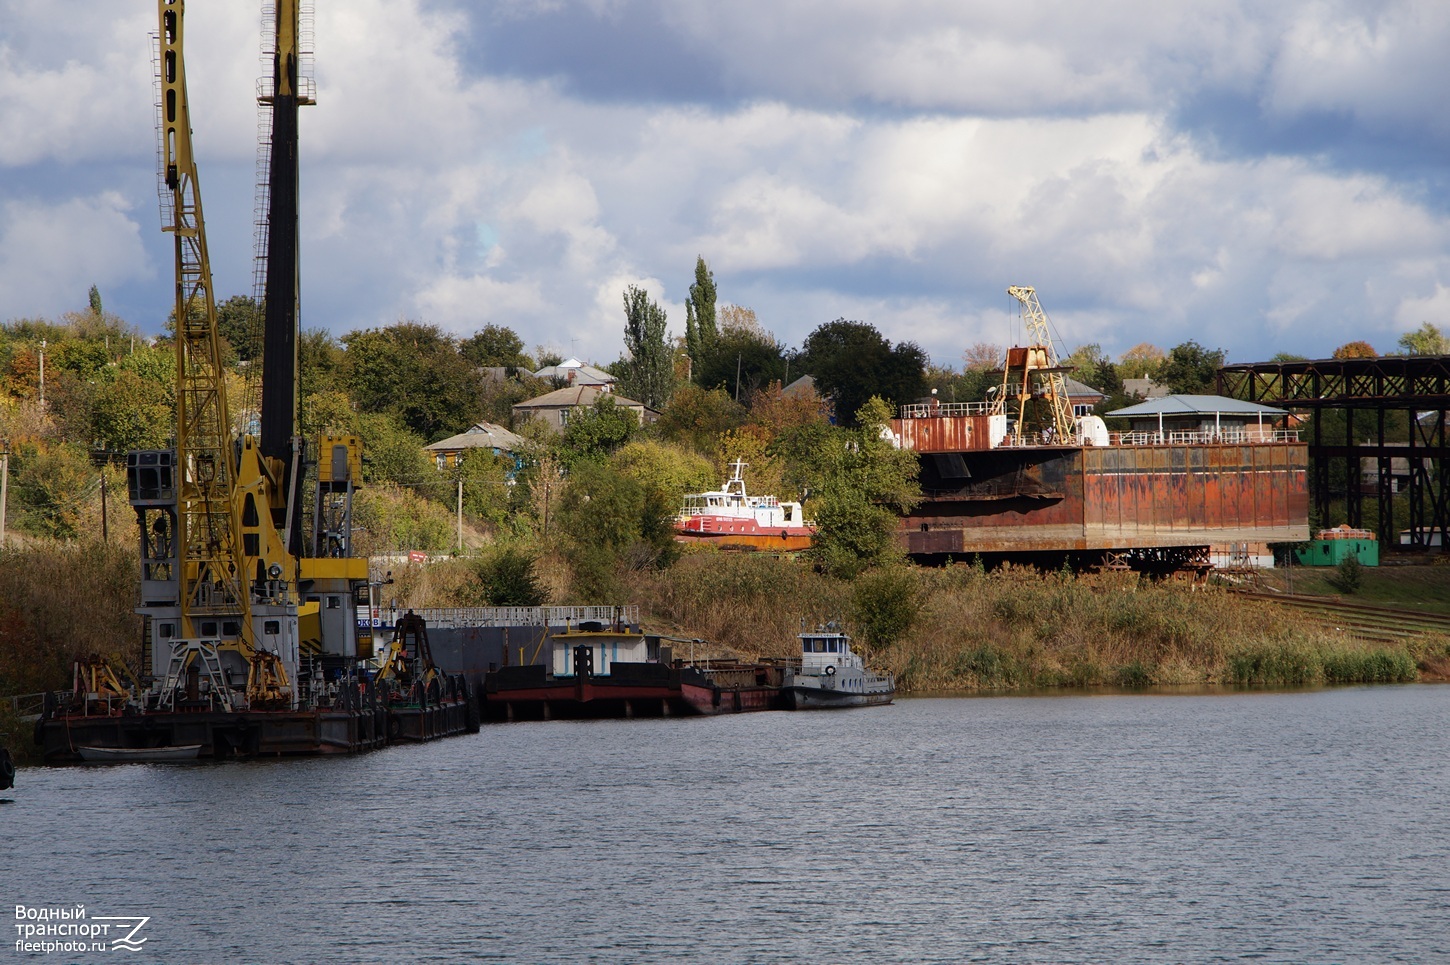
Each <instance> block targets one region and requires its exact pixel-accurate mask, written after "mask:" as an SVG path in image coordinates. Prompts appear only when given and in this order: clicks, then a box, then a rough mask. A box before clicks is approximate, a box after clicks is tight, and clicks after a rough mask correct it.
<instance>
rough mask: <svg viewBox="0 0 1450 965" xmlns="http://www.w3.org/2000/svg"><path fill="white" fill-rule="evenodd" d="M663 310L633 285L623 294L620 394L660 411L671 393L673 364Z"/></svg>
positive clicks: (645, 293) (643, 291) (647, 294)
mask: <svg viewBox="0 0 1450 965" xmlns="http://www.w3.org/2000/svg"><path fill="white" fill-rule="evenodd" d="M665 317H666V316H665V310H664V309H663V308H661V307H660V306H659V304H658V303H656V302H655V301H654V299H652V298H650V297H649V293H648V292H646V291H645V290H644V289H642V288H639V287H637V286H635V285H630V286H629V288H627V289H625V292H624V347H625V349H626V350H627V351H628V352H629V358H628V359H626V360H625V362H624V367H625V373H624V377H623V378H621V379H620V380H619V389H620V392H621V393H622V394H623V395H624V396H626V397H627V398H631V399H634V400H635V401H636V402H643V403H644V404H645V405H647V406H649V407H650V408H651V409H663V408H664V407H665V403H666V402H668V401H669V400H670V394H671V392H672V391H673V389H674V382H675V373H674V361H673V359H672V358H671V355H670V349H669V346H668V345H667V344H666V341H665Z"/></svg>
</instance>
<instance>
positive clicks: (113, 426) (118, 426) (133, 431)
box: [90, 369, 176, 451]
mask: <svg viewBox="0 0 1450 965" xmlns="http://www.w3.org/2000/svg"><path fill="white" fill-rule="evenodd" d="M113 371H115V372H116V375H115V376H114V377H112V378H110V379H107V380H105V381H104V382H103V383H102V384H101V385H100V386H98V387H97V388H96V391H95V393H94V395H93V396H92V397H91V406H90V412H91V434H92V437H93V438H94V439H95V440H96V441H97V442H99V443H101V444H102V445H104V447H105V448H107V449H111V450H121V451H124V450H128V449H161V448H163V447H165V446H166V445H167V444H168V442H169V441H170V439H171V437H172V434H173V426H174V424H175V422H176V413H175V411H174V410H173V408H172V399H171V396H170V393H168V392H167V390H166V389H165V388H164V387H163V386H161V385H160V384H159V383H157V382H154V381H152V380H150V379H145V378H142V377H141V376H139V375H137V374H136V373H135V372H134V371H130V370H127V369H115V370H113Z"/></svg>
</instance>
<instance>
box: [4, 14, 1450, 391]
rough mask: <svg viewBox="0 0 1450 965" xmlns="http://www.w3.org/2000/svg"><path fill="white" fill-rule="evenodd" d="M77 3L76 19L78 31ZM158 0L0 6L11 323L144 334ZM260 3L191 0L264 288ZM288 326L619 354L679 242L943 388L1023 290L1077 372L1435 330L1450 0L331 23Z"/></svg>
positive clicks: (1005, 322) (204, 108)
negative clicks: (645, 292) (852, 326)
mask: <svg viewBox="0 0 1450 965" xmlns="http://www.w3.org/2000/svg"><path fill="white" fill-rule="evenodd" d="M61 8H63V15H59V16H58V15H57V14H58V13H61ZM154 17H155V4H154V3H153V2H150V0H89V2H87V0H74V2H69V3H66V4H64V5H60V7H58V5H56V4H53V3H47V4H37V3H33V2H28V0H0V132H3V135H0V320H4V319H13V318H21V317H29V316H44V317H56V316H58V315H60V314H61V313H63V312H66V311H71V310H76V309H80V308H83V307H84V306H85V304H86V293H87V291H88V289H89V287H90V286H91V285H92V284H96V285H98V286H99V287H100V289H101V292H102V296H103V298H104V300H105V304H106V308H107V309H108V310H110V311H114V312H116V313H117V314H119V315H121V316H122V317H123V318H125V319H127V320H128V321H130V322H132V323H133V324H136V325H138V326H140V327H141V328H142V329H144V330H146V331H153V332H154V331H159V330H160V327H161V322H162V320H163V319H164V317H165V315H166V313H167V311H168V310H169V308H170V298H171V294H170V293H171V290H172V289H171V270H172V269H171V254H170V246H169V243H168V240H167V238H166V237H165V236H163V235H162V233H161V231H160V226H159V214H158V208H157V200H156V173H155V153H156V152H155V136H154V133H153V130H154V128H153V125H154V108H153V100H154V94H153V84H152V79H151V73H152V67H151V46H150V41H149V39H148V33H150V32H152V31H153V30H154V29H155V23H154ZM259 25H260V18H259V15H258V11H257V4H255V3H242V2H234V0H233V2H220V0H192V2H191V3H190V4H188V7H187V55H188V65H189V66H188V72H189V73H188V80H189V87H190V96H191V104H192V111H193V123H194V128H195V140H196V145H197V151H198V156H199V166H200V179H201V188H202V198H203V203H204V210H205V214H206V220H207V228H208V237H209V242H210V247H211V253H212V262H213V269H214V272H215V275H216V289H217V292H218V293H219V295H221V296H222V297H225V296H227V295H231V294H241V293H250V291H251V275H252V272H251V254H252V234H253V227H252V223H253V195H254V188H253V184H254V181H255V156H256V109H255V102H254V97H255V91H256V82H257V78H258V76H259V75H260V74H261V72H262V64H261V62H260V60H259V57H258V52H259V48H260V36H259V34H260V26H259ZM315 37H316V39H315V51H316V56H315V72H314V74H315V78H316V83H317V89H318V105H317V106H315V107H310V108H306V109H304V111H303V116H302V161H303V184H302V189H303V196H304V197H303V204H302V243H303V255H302V258H303V262H302V264H303V318H304V325H305V326H306V327H309V328H314V327H324V328H327V329H330V330H332V331H333V332H336V333H338V334H342V333H345V332H347V331H350V330H353V329H357V328H365V327H371V326H379V325H386V324H389V323H391V322H394V321H396V320H398V319H400V318H412V319H419V320H423V321H427V322H432V323H435V324H437V325H439V326H441V327H443V328H445V329H447V330H449V331H452V332H455V333H458V334H460V335H468V334H471V333H472V332H474V331H476V330H478V329H479V328H481V327H482V326H484V325H485V324H488V323H496V324H503V325H508V326H511V327H513V328H514V329H515V330H517V331H518V332H519V333H520V334H521V335H522V336H523V338H524V340H525V342H526V343H527V344H528V345H530V346H533V345H545V346H549V347H552V348H555V349H558V350H560V351H562V352H563V353H564V354H577V355H580V356H583V357H586V358H592V359H595V360H598V361H601V362H604V361H609V360H611V359H613V358H615V357H617V355H618V354H619V352H620V346H621V334H622V330H623V312H622V308H621V293H622V291H623V289H624V287H625V286H626V285H629V284H641V285H644V286H646V287H647V288H649V290H650V291H651V292H652V293H653V294H654V295H655V297H656V298H657V299H659V300H660V302H661V303H662V304H663V305H665V306H666V308H667V310H668V312H669V316H670V324H671V329H672V330H673V331H675V332H677V333H678V332H681V331H682V330H683V327H684V308H683V302H684V299H685V296H686V294H687V290H688V287H689V284H690V282H691V281H692V280H693V268H694V263H695V257H696V255H703V256H704V257H705V259H706V261H707V262H708V263H709V264H710V266H711V268H712V269H713V271H714V273H715V278H716V281H717V284H718V285H719V292H720V299H721V301H722V302H732V303H735V304H740V305H746V306H749V307H751V308H753V309H755V311H756V313H757V315H758V316H759V318H760V320H761V321H762V323H764V324H765V325H766V326H767V327H768V328H770V329H771V330H773V331H774V332H775V333H776V334H777V335H778V336H779V337H780V338H781V339H782V340H783V341H785V342H787V343H788V344H792V345H798V344H799V343H800V342H801V340H802V339H803V338H804V337H805V336H806V334H808V333H809V332H810V331H811V330H812V329H813V328H815V327H816V326H817V325H820V324H822V323H824V322H828V321H830V320H832V319H835V318H838V317H846V318H852V319H859V320H862V321H866V322H870V323H871V324H873V325H875V326H876V327H877V328H878V329H880V330H881V331H882V332H883V334H885V335H886V336H887V337H888V338H890V339H892V340H893V341H898V340H913V341H915V342H917V343H918V344H920V345H921V346H922V347H923V348H924V349H926V350H927V351H928V352H929V353H930V354H931V356H932V358H933V360H935V361H937V362H939V363H944V364H951V365H956V364H959V363H960V361H961V353H962V350H963V348H964V347H966V346H968V345H970V344H972V343H974V342H977V341H991V342H998V343H1005V342H1008V341H1010V340H1011V339H1012V334H1013V324H1012V323H1013V318H1014V311H1013V308H1012V303H1011V302H1010V299H1009V298H1008V296H1007V295H1006V293H1005V289H1006V287H1007V286H1008V285H1012V284H1026V285H1033V286H1036V288H1037V289H1038V292H1039V295H1040V297H1041V300H1042V303H1043V305H1044V307H1045V308H1046V309H1047V310H1048V312H1049V314H1050V315H1051V316H1052V319H1053V322H1054V325H1055V327H1056V329H1057V331H1058V333H1059V334H1060V336H1061V337H1062V339H1063V341H1064V342H1065V344H1066V347H1067V348H1068V349H1071V348H1073V347H1075V346H1077V345H1079V344H1081V343H1085V342H1099V343H1101V344H1102V345H1103V347H1104V348H1105V349H1107V350H1108V351H1109V352H1111V353H1112V354H1114V355H1116V354H1118V353H1120V352H1122V351H1123V350H1124V349H1127V348H1129V347H1131V346H1133V345H1135V344H1137V343H1139V342H1143V341H1149V342H1153V343H1155V344H1157V345H1160V346H1162V347H1164V348H1168V347H1171V346H1173V345H1176V344H1178V343H1180V342H1182V341H1185V340H1187V339H1190V338H1193V339H1197V340H1198V341H1199V342H1201V343H1203V344H1205V345H1207V346H1209V347H1222V348H1225V349H1227V350H1228V354H1229V358H1230V359H1231V360H1234V361H1255V360H1261V359H1265V358H1268V357H1269V356H1270V355H1272V354H1273V353H1274V352H1278V351H1288V352H1294V353H1296V354H1301V355H1307V356H1310V357H1324V356H1327V355H1328V354H1329V353H1330V352H1331V351H1332V350H1333V349H1334V348H1335V347H1336V346H1337V345H1340V344H1342V343H1343V342H1346V341H1349V340H1351V339H1356V338H1364V339H1367V340H1369V341H1370V342H1371V343H1372V344H1374V345H1375V346H1376V347H1377V348H1379V349H1380V350H1381V351H1384V350H1388V349H1391V348H1393V346H1394V343H1395V340H1396V338H1397V337H1398V335H1399V334H1400V333H1402V332H1404V331H1407V330H1409V329H1412V328H1415V327H1418V326H1419V324H1420V323H1421V322H1422V321H1431V322H1434V323H1436V324H1439V325H1441V326H1450V193H1447V189H1450V172H1447V169H1446V162H1447V159H1450V106H1447V92H1450V57H1447V56H1446V53H1445V52H1446V51H1447V50H1450V4H1447V3H1445V2H1444V0H1404V2H1398V0H1383V2H1377V3H1371V2H1350V0H1344V2H1334V0H1328V2H1302V0H1279V2H1276V3H1262V2H1256V0H1201V2H1180V3H1171V2H1170V3H1164V2H1162V0H1152V2H1149V0H1119V2H1111V0H1110V2H1109V3H1106V4H1083V3H1076V2H1061V0H1058V2H1038V0H994V2H974V0H731V2H727V3H721V2H719V0H494V2H492V3H470V2H464V0H346V2H343V0H316V12H315Z"/></svg>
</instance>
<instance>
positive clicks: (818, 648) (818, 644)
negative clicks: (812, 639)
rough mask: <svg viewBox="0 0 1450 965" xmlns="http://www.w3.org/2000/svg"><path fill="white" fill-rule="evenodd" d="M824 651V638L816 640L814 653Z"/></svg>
mask: <svg viewBox="0 0 1450 965" xmlns="http://www.w3.org/2000/svg"><path fill="white" fill-rule="evenodd" d="M825 652H826V641H824V640H817V641H816V653H825Z"/></svg>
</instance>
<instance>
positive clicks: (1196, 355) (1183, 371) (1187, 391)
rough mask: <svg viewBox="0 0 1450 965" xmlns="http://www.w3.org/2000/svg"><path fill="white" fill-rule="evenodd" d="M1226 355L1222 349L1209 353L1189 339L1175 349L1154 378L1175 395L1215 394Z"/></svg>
mask: <svg viewBox="0 0 1450 965" xmlns="http://www.w3.org/2000/svg"><path fill="white" fill-rule="evenodd" d="M1224 354H1225V353H1224V350H1223V349H1221V348H1220V349H1214V350H1213V351H1211V352H1210V351H1209V350H1208V349H1206V348H1204V347H1203V346H1202V345H1199V344H1198V343H1197V342H1195V341H1193V340H1192V339H1189V340H1188V341H1186V342H1184V343H1183V344H1182V345H1175V346H1174V347H1173V349H1172V351H1170V352H1169V353H1168V360H1167V361H1166V362H1164V363H1163V366H1162V368H1160V369H1159V370H1158V374H1157V375H1156V376H1154V378H1155V379H1157V381H1158V382H1160V383H1162V384H1163V385H1166V386H1167V387H1168V390H1169V391H1170V392H1172V393H1174V394H1175V395H1201V394H1204V393H1212V392H1213V389H1214V385H1215V383H1216V381H1217V378H1218V370H1219V369H1220V368H1222V367H1223V359H1224Z"/></svg>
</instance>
